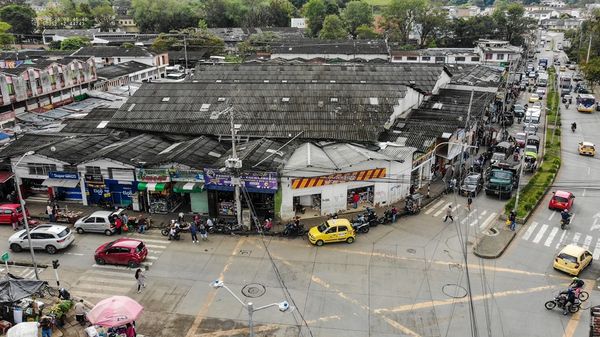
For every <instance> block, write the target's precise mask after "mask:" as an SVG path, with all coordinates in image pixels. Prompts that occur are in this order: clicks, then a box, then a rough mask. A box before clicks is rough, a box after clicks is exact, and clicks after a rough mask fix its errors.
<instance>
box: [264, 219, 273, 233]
mask: <svg viewBox="0 0 600 337" xmlns="http://www.w3.org/2000/svg"><path fill="white" fill-rule="evenodd" d="M271 228H273V220H271V219H270V218H269V219H266V220H265V225H264V226H263V230H264V231H265V232H269V231H271Z"/></svg>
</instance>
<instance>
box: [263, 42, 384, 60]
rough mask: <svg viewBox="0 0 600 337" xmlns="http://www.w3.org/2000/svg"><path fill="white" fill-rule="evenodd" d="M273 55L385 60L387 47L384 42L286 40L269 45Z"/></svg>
mask: <svg viewBox="0 0 600 337" xmlns="http://www.w3.org/2000/svg"><path fill="white" fill-rule="evenodd" d="M271 49H272V53H273V54H313V55H335V54H338V55H339V54H343V55H366V54H368V55H381V56H382V57H384V58H387V55H388V47H387V44H386V42H385V41H384V40H339V41H338V40H320V39H299V40H286V41H283V42H280V43H279V44H272V45H271Z"/></svg>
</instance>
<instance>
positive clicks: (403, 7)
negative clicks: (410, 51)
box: [383, 0, 427, 44]
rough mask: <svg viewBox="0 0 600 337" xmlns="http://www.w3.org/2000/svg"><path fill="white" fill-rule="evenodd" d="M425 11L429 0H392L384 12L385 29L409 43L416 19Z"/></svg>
mask: <svg viewBox="0 0 600 337" xmlns="http://www.w3.org/2000/svg"><path fill="white" fill-rule="evenodd" d="M425 11H427V0H392V1H391V2H390V4H389V6H388V7H387V8H386V9H385V11H384V13H383V18H384V26H385V29H386V30H387V31H391V33H392V35H393V33H396V34H397V36H398V39H399V40H400V42H401V43H403V44H407V43H408V38H409V34H410V32H411V31H412V29H413V27H414V24H415V21H416V19H417V18H418V17H420V16H421V15H423V14H422V13H423V12H425Z"/></svg>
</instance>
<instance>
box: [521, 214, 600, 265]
mask: <svg viewBox="0 0 600 337" xmlns="http://www.w3.org/2000/svg"><path fill="white" fill-rule="evenodd" d="M526 226H527V229H526V230H525V232H523V233H522V235H521V240H524V241H528V242H531V243H534V244H539V245H543V246H544V247H549V248H552V249H559V248H561V247H562V246H565V245H568V244H576V245H579V246H581V247H583V248H585V249H587V250H589V251H591V252H592V256H593V258H594V259H598V258H600V238H594V237H593V236H592V235H588V234H584V233H580V232H577V231H571V230H561V229H560V227H559V225H548V224H541V223H538V222H536V221H533V222H531V223H530V224H529V225H526Z"/></svg>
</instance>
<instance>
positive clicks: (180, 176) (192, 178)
mask: <svg viewBox="0 0 600 337" xmlns="http://www.w3.org/2000/svg"><path fill="white" fill-rule="evenodd" d="M171 181H187V182H190V183H203V182H204V172H203V171H184V170H177V171H175V172H173V173H171Z"/></svg>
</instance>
